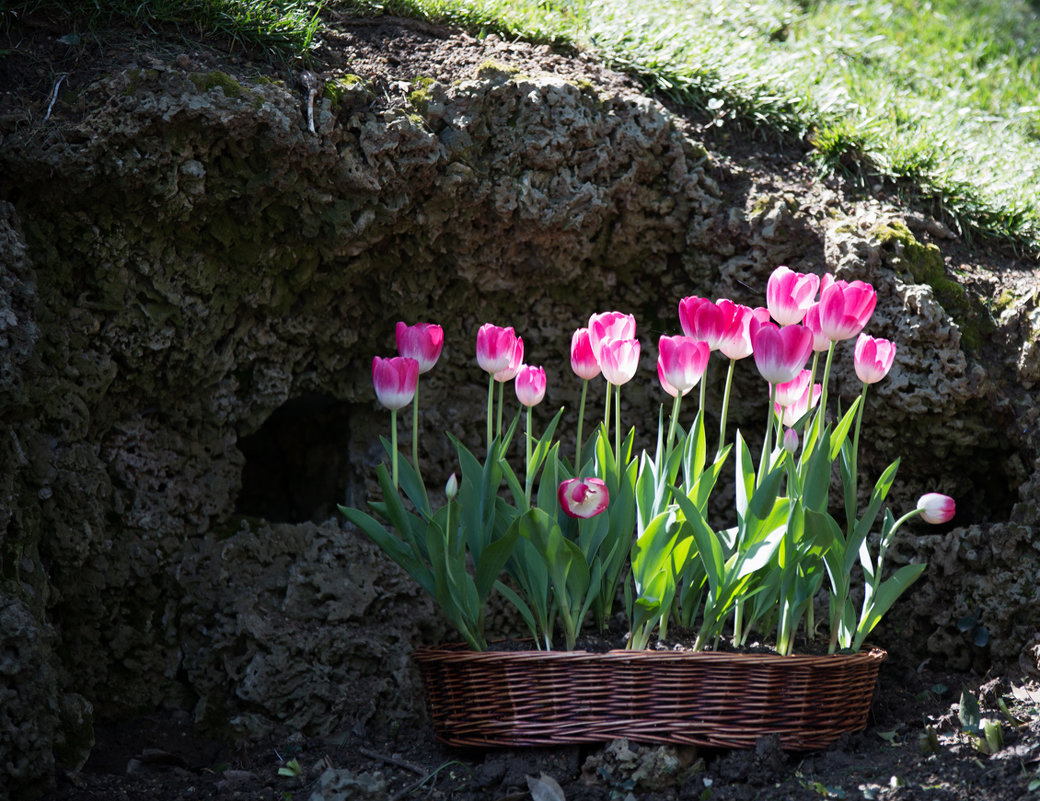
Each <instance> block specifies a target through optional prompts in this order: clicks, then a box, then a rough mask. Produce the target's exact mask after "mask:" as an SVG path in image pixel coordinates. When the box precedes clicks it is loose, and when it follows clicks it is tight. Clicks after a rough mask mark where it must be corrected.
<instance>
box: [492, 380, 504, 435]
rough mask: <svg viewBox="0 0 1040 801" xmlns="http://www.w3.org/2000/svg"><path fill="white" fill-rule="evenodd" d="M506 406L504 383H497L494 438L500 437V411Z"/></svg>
mask: <svg viewBox="0 0 1040 801" xmlns="http://www.w3.org/2000/svg"><path fill="white" fill-rule="evenodd" d="M505 405H506V382H505V381H499V382H498V425H497V426H496V427H495V436H496V437H498V438H499V439H501V437H502V409H503V407H504V406H505Z"/></svg>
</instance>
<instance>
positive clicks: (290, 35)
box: [2, 0, 321, 58]
mask: <svg viewBox="0 0 1040 801" xmlns="http://www.w3.org/2000/svg"><path fill="white" fill-rule="evenodd" d="M320 7H321V3H320V2H314V1H313V0H13V2H8V3H7V4H5V8H4V11H3V12H2V15H3V16H11V17H13V16H24V15H28V14H43V15H47V14H49V15H52V16H56V17H60V18H62V19H66V20H69V21H71V22H73V23H74V24H75V26H76V28H77V29H75V30H72V31H70V32H69V34H67V35H68V36H69V37H70V40H74V39H75V37H77V36H79V35H80V34H84V33H89V32H90V31H92V30H94V29H95V28H97V27H98V26H101V25H104V24H107V23H111V22H113V21H116V20H119V21H124V22H131V23H134V24H138V25H142V26H145V27H152V26H153V25H156V24H164V25H172V26H175V27H178V28H181V29H183V30H185V31H186V32H187V31H191V32H193V33H203V34H216V35H217V36H221V37H223V38H225V39H227V40H228V41H229V42H230V43H231V44H232V46H240V47H248V48H259V49H261V50H264V51H266V52H267V53H268V54H270V55H273V56H277V57H280V58H294V57H300V56H304V55H305V54H306V53H307V52H308V51H309V50H310V48H311V46H312V45H313V43H314V41H315V39H314V36H315V33H316V32H317V30H318V29H319V27H320V25H321V20H320V17H319V16H318V14H319V10H320Z"/></svg>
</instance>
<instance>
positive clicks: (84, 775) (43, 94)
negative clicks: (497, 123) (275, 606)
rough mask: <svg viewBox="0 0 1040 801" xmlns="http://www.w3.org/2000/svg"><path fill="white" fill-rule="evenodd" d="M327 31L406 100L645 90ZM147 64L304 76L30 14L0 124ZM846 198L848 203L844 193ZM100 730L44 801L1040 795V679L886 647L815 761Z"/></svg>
mask: <svg viewBox="0 0 1040 801" xmlns="http://www.w3.org/2000/svg"><path fill="white" fill-rule="evenodd" d="M330 13H332V12H330ZM334 16H335V15H334ZM333 27H334V33H332V34H329V35H327V36H325V38H324V41H323V43H322V45H321V47H320V49H319V52H318V54H317V59H316V61H315V62H314V63H313V64H310V65H308V69H309V70H311V71H312V72H314V73H317V74H318V75H319V76H320V77H321V78H323V79H328V78H330V77H333V76H335V75H337V74H342V73H346V72H350V73H354V74H359V75H362V76H364V77H365V78H366V79H368V80H370V81H371V82H372V83H373V85H374V87H375V88H376V90H377V92H379V91H382V92H386V93H394V92H400V91H403V90H402V89H401V85H402V83H403V82H407V81H409V80H410V79H412V78H414V77H416V76H419V75H436V76H438V78H439V79H440V80H442V81H444V82H450V81H452V80H456V79H460V78H464V77H469V76H471V75H472V73H473V72H474V71H475V69H476V68H477V66H479V65H480V64H482V63H483V62H485V61H487V60H488V59H492V60H496V61H499V62H505V63H508V64H509V65H511V66H514V67H516V68H518V69H520V70H522V71H525V72H553V73H557V74H561V75H564V76H568V77H575V78H579V77H580V78H587V79H589V80H592V81H593V82H594V83H596V84H598V85H600V86H602V87H605V88H625V89H629V90H631V89H637V88H638V84H637V82H636V81H635V80H634V79H633V78H631V77H628V76H625V75H622V74H619V73H617V72H614V71H611V70H609V69H606V68H605V67H603V66H602V65H601V64H599V63H598V62H596V60H595V59H594V58H591V57H589V56H587V55H582V54H574V53H570V54H568V53H556V52H553V51H552V50H551V49H550V48H548V47H545V46H531V45H527V44H524V43H518V42H507V41H503V40H502V39H500V38H498V37H495V36H491V37H487V38H486V39H483V40H477V39H475V38H472V37H470V36H467V35H465V34H461V33H459V32H454V31H448V30H445V29H441V28H437V27H435V26H431V25H428V24H426V23H421V22H415V21H408V20H398V19H389V18H374V19H357V18H352V17H349V16H346V15H341V16H338V17H336V19H335V20H334V26H333ZM154 60H160V61H165V62H174V63H176V64H177V65H178V66H181V67H183V68H185V69H215V68H219V69H223V70H226V71H228V72H230V73H232V74H236V75H240V76H248V75H249V74H257V73H261V72H264V73H267V74H273V75H274V76H275V77H280V78H282V79H284V80H286V81H287V82H288V83H289V84H290V85H300V83H301V70H300V69H299V68H295V67H287V66H284V65H274V66H272V65H271V64H269V63H267V62H265V61H264V60H263V59H262V58H261V57H258V56H257V57H254V56H251V55H250V54H248V53H245V52H243V51H241V50H240V49H239V50H236V51H233V52H231V53H230V54H229V53H228V52H227V47H226V45H225V43H221V42H208V43H204V42H201V41H197V40H193V39H191V38H190V37H187V38H186V37H185V36H184V35H182V33H181V32H173V31H166V32H162V31H160V32H158V33H156V32H143V31H135V30H128V29H120V30H116V31H111V32H105V33H104V34H91V33H86V32H83V31H76V30H74V29H73V26H70V24H69V23H67V22H57V21H54V20H51V19H48V18H46V17H43V16H34V17H32V18H30V19H21V20H13V21H12V20H7V21H6V23H5V24H4V25H2V26H0V121H5V124H8V125H11V124H33V123H34V122H39V121H40V120H42V119H44V117H46V116H47V115H51V114H71V113H73V112H72V111H71V110H70V109H69V108H66V107H65V106H64V105H63V103H62V102H60V101H58V100H57V98H59V97H60V96H61V92H63V91H73V92H74V91H76V90H79V89H82V88H83V87H85V86H86V85H87V84H89V82H90V81H91V80H93V79H94V78H96V77H98V76H100V75H102V74H105V73H108V72H111V71H113V70H116V69H122V68H126V67H128V66H132V65H141V66H144V65H147V64H149V63H150V62H152V61H154ZM59 80H60V84H59ZM403 85H405V86H406V83H404V84H403ZM56 90H58V91H56ZM52 99H54V100H55V101H57V102H54V103H52V102H51V101H52ZM664 100H665V99H663V98H662V101H664ZM673 110H677V111H679V112H680V113H683V114H684V116H686V124H688V125H689V126H690V129H691V131H693V132H695V133H697V134H698V135H699V136H700V138H701V139H702V140H703V141H704V142H705V143H706V144H708V145H709V147H710V148H712V149H713V150H714V151H716V152H717V153H718V154H719V158H720V159H724V160H728V161H729V162H730V164H731V165H732V164H737V165H739V169H738V170H737V171H738V172H739V173H740V174H744V175H747V176H751V175H753V174H754V175H756V179H757V180H759V181H760V182H761V181H763V180H765V181H766V182H768V183H771V184H773V185H775V186H777V187H783V186H785V185H790V186H792V187H793V188H794V189H795V190H796V191H798V192H803V193H804V191H805V189H806V186H807V185H810V184H812V183H814V182H818V178H817V176H816V175H815V174H814V173H813V171H812V170H811V168H810V166H809V165H808V164H807V162H806V161H805V160H804V158H803V157H804V148H803V147H802V146H801V145H800V144H799V143H797V142H794V143H792V142H780V141H777V140H770V139H769V138H767V137H766V138H763V137H751V136H747V135H740V134H738V135H734V134H733V133H732V132H731V129H726V128H720V127H718V126H714V125H712V124H711V123H712V121H711V120H709V119H704V118H699V117H698V116H697V115H696V114H695V113H687V112H686V111H684V110H682V109H674V107H673ZM2 130H3V127H2V126H0V146H2ZM767 174H768V175H767ZM763 175H766V178H765V179H763ZM749 180H750V178H749ZM829 180H830V181H832V182H835V181H838V179H837V178H831V179H829ZM843 191H848V193H849V194H852V193H854V190H853V189H851V188H848V187H845V188H844V189H843ZM872 191H873V188H872ZM886 191H887V190H886ZM933 225H935V226H936V228H935V231H936V233H937V235H940V236H945V232H944V229H943V228H942V226H941V225H939V224H933ZM925 227H926V228H927V226H925ZM944 247H946V248H951V247H954V249H955V250H956V248H959V247H961V246H959V245H958V246H953V245H950V244H949V243H948V244H947V245H944ZM973 247H974V248H976V249H978V248H982V249H984V250H985V254H984V259H985V261H986V263H987V264H997V265H1000V264H1001V263H1003V264H1005V265H1006V266H1007V267H1008V269H1007V270H1006V272H1004V273H1002V272H1001V271H999V270H995V271H992V272H991V273H990V274H991V275H992V274H1006V275H1009V276H1012V275H1015V274H1018V273H1019V272H1020V267H1018V266H1016V263H1015V261H1014V259H1012V258H1011V257H1010V256H1009V255H1007V254H1004V253H1002V252H1001V251H1000V250H999V249H997V248H995V247H994V248H987V247H986V246H985V245H984V243H979V242H976V243H975V245H974V246H973ZM962 250H963V256H962V258H963V260H964V262H965V264H970V263H972V262H975V261H976V260H977V259H976V256H977V253H976V254H975V255H972V254H970V253H969V252H968V247H967V246H966V245H965V246H963V248H962ZM955 258H957V257H956V256H955ZM962 692H967V693H968V694H969V696H970V697H974V698H977V699H978V700H979V702H980V715H979V716H980V717H981V718H990V719H993V720H994V721H997V723H998V725H999V729H1000V732H1001V734H1002V739H1003V742H1002V743H999V742H997V741H996V740H993V739H992V737H991V742H990V743H989V744H988V745H987V744H986V742H985V739H984V738H982V737H981V736H980V735H979V734H975V733H972V732H971V731H970V729H972V728H973V727H974V723H975V717H974V716H973V715H972V714H971V710H970V709H966V710H961V709H960V701H961V698H962ZM991 728H992V727H991ZM96 737H97V745H96V747H95V749H94V751H93V754H92V756H91V757H90V759H89V761H88V762H87V763H86V765H84V766H83V767H82V769H80V770H68V769H62V770H60V771H59V775H58V781H57V786H56V787H55V788H54V789H53V790H52V791H51V792H50V793H49V794H48V795H46V796H45V797H46V798H47V799H48V800H49V801H79V800H81V799H82V800H83V801H85V800H86V799H106V800H110V801H118V800H119V799H155V800H156V801H173V799H195V798H197V799H208V798H220V799H276V800H277V799H312V798H314V799H322V798H324V799H326V800H327V801H331V799H334V798H335V799H348V798H349V799H353V798H358V799H366V798H370V799H394V801H397V799H405V798H414V799H420V798H434V799H458V800H459V801H463V800H464V799H473V801H477V800H478V799H496V800H497V801H508V800H510V799H515V800H516V801H519V800H520V799H528V798H534V799H536V801H543V799H551V800H552V801H559V799H561V798H566V799H567V801H579V800H580V799H628V798H635V799H647V800H648V801H653V800H654V799H713V800H716V801H725V800H727V799H741V800H743V799H757V798H760V799H817V798H838V799H842V798H849V799H854V798H855V799H858V798H864V799H892V800H893V801H894V800H896V799H898V800H900V801H902V800H904V799H919V798H920V799H937V800H938V799H955V800H956V801H969V799H970V800H971V801H997V800H998V799H999V800H1000V801H1004V800H1005V799H1016V798H1020V797H1029V796H1034V795H1036V796H1037V797H1040V789H1034V785H1036V787H1037V788H1040V687H1038V686H1037V685H1036V684H1030V683H1019V682H1018V681H1016V679H1015V677H1013V676H1006V675H1005V676H994V675H989V674H985V675H982V674H978V673H973V674H950V673H947V672H936V671H933V669H932V666H931V665H929V664H928V663H925V664H920V665H917V664H904V663H903V662H901V661H900V658H899V655H898V654H895V653H894V654H893V655H892V658H890V660H889V661H888V662H887V663H886V664H885V665H884V666H883V667H882V671H881V675H880V680H879V686H878V688H877V691H876V694H875V701H874V705H873V708H872V712H871V718H870V721H869V725H868V728H867V729H866V730H865V731H864V732H862V733H858V734H853V735H849V736H846V737H845V738H843V739H842V740H840V741H839V742H838V743H837V744H836V745H835V746H834V747H833V748H831V749H829V750H828V751H826V752H823V753H785V752H783V751H781V750H780V749H779V748H778V747H777V746H776V744H775V743H772V742H770V741H768V740H764V741H761V742H760V743H759V745H758V747H757V748H756V749H755V750H754V751H748V752H724V751H712V750H705V749H695V748H683V749H674V748H669V747H664V748H663V747H659V746H643V745H639V744H636V743H627V744H626V743H623V742H614V743H610V744H604V745H602V746H581V747H578V746H574V747H561V748H553V749H504V750H489V751H470V750H457V749H449V748H446V747H443V746H441V745H439V744H438V743H437V742H436V741H435V739H434V737H433V733H432V730H431V729H429V727H421V728H417V729H415V730H399V731H397V732H395V733H394V736H392V737H390V736H378V735H375V734H372V733H369V732H366V731H364V730H362V729H356V728H355V729H352V730H346V731H343V732H342V733H340V734H338V735H337V736H335V737H329V738H322V739H309V738H307V737H305V736H302V735H300V734H298V733H293V732H285V733H283V734H282V735H280V736H278V737H274V738H271V739H270V740H268V741H266V742H262V743H248V742H242V743H228V742H219V741H216V740H212V739H209V738H207V737H205V736H204V735H202V734H200V733H198V732H196V731H193V729H192V726H191V722H190V718H189V716H188V715H187V713H184V714H182V715H180V716H178V715H170V714H162V715H154V716H149V717H143V718H139V719H134V720H119V721H108V722H101V723H99V724H98V725H97V727H96ZM662 766H668V767H662ZM542 777H544V778H542ZM550 779H551V780H554V781H555V782H556V783H558V785H559V787H558V788H556V787H554V786H553V784H552V781H550Z"/></svg>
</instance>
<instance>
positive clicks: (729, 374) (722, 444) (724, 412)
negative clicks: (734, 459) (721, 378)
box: [701, 359, 737, 461]
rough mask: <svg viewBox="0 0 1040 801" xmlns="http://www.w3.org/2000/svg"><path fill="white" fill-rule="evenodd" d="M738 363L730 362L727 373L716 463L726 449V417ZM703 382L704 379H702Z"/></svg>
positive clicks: (731, 360) (732, 360)
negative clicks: (734, 369) (734, 372)
mask: <svg viewBox="0 0 1040 801" xmlns="http://www.w3.org/2000/svg"><path fill="white" fill-rule="evenodd" d="M736 364H737V362H736V360H735V359H730V360H729V369H728V370H727V371H726V389H725V390H724V391H723V393H722V416H721V417H720V418H719V449H718V450H717V451H716V452H715V461H718V459H719V456H720V455H721V454H722V449H723V448H725V447H726V416H727V413H728V412H729V391H730V387H731V386H732V385H733V368H734V367H735V366H736ZM701 380H702V381H703V380H704V379H703V378H701Z"/></svg>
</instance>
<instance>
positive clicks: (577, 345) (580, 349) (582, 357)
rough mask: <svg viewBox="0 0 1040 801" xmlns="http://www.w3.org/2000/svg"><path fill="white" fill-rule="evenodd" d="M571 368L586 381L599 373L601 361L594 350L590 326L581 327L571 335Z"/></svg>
mask: <svg viewBox="0 0 1040 801" xmlns="http://www.w3.org/2000/svg"><path fill="white" fill-rule="evenodd" d="M571 369H572V370H573V371H574V373H575V375H577V376H578V378H584V379H585V380H586V381H589V380H590V379H593V378H595V377H596V376H598V375H599V362H598V361H596V354H595V353H593V352H592V339H591V338H590V336H589V329H588V328H579V329H577V330H576V331H575V332H574V333H573V334H572V335H571Z"/></svg>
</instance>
